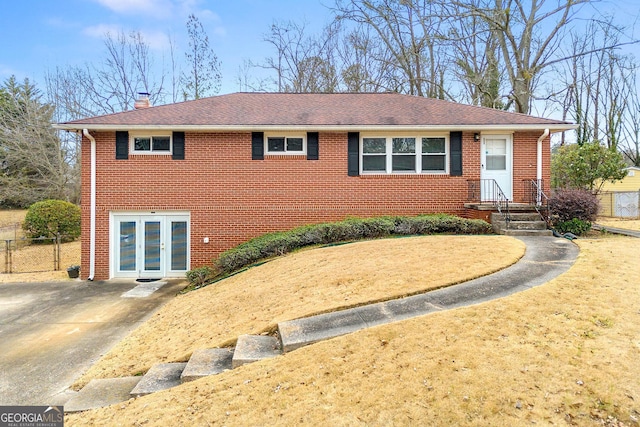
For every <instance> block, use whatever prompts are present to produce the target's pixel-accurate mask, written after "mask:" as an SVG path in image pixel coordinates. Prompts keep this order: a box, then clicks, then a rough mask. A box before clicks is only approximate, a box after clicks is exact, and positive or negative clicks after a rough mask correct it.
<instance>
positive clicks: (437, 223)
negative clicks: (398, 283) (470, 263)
mask: <svg viewBox="0 0 640 427" xmlns="http://www.w3.org/2000/svg"><path fill="white" fill-rule="evenodd" d="M487 233H491V226H490V225H489V224H488V223H487V222H485V221H482V220H469V219H464V218H460V217H457V216H452V215H444V214H435V215H420V216H415V217H399V216H386V217H378V218H364V219H361V218H349V219H347V220H344V221H340V222H333V223H325V224H315V225H305V226H302V227H298V228H294V229H293V230H290V231H286V232H277V233H269V234H265V235H262V236H260V237H256V238H255V239H252V240H249V241H248V242H246V243H243V244H241V245H239V246H236V247H234V248H232V249H229V250H228V251H226V252H223V253H222V254H220V256H219V257H218V259H217V260H216V261H215V266H216V267H217V270H218V272H219V273H220V274H221V275H226V274H229V273H232V272H234V271H236V270H238V269H241V268H243V267H246V266H248V265H250V264H253V263H255V262H257V261H259V260H261V259H266V258H271V257H274V256H279V255H283V254H286V253H288V252H291V251H294V250H296V249H299V248H302V247H305V246H311V245H326V244H331V243H338V242H348V241H354V240H362V239H373V238H378V237H388V236H394V235H395V236H409V235H425V234H487Z"/></svg>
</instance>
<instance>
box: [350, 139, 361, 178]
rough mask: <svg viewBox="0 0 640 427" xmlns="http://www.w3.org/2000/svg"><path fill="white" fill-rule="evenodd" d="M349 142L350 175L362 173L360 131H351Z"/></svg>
mask: <svg viewBox="0 0 640 427" xmlns="http://www.w3.org/2000/svg"><path fill="white" fill-rule="evenodd" d="M347 144H348V153H349V154H348V155H349V157H348V163H349V166H348V168H347V170H348V174H349V176H358V175H360V133H359V132H349V134H348V135H347Z"/></svg>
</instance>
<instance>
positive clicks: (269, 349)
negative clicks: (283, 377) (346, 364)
mask: <svg viewBox="0 0 640 427" xmlns="http://www.w3.org/2000/svg"><path fill="white" fill-rule="evenodd" d="M280 354H282V349H281V346H280V341H279V340H278V338H276V337H272V336H268V335H240V336H239V337H238V342H237V343H236V348H235V350H234V352H233V359H232V361H231V366H232V367H233V368H237V367H238V366H242V365H245V364H247V363H251V362H257V361H258V360H262V359H268V358H270V357H275V356H278V355H280Z"/></svg>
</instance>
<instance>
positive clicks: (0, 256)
mask: <svg viewBox="0 0 640 427" xmlns="http://www.w3.org/2000/svg"><path fill="white" fill-rule="evenodd" d="M64 241H65V238H64V236H60V235H58V236H57V237H54V238H48V237H40V238H37V239H28V238H24V237H21V238H17V239H4V240H3V241H0V246H1V247H0V262H2V265H0V273H7V274H10V273H37V272H44V271H58V270H62V269H63V268H67V267H69V265H65V264H63V263H67V264H68V263H73V264H79V263H80V251H79V245H77V244H76V245H73V244H71V245H70V244H68V243H62V242H64Z"/></svg>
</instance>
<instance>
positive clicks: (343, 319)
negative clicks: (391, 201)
mask: <svg viewBox="0 0 640 427" xmlns="http://www.w3.org/2000/svg"><path fill="white" fill-rule="evenodd" d="M518 239H519V240H521V241H523V242H524V243H525V244H526V245H527V250H526V252H525V255H524V257H523V258H521V259H520V260H519V261H518V262H517V263H515V264H514V265H512V266H510V267H508V268H506V269H504V270H501V271H499V272H497V273H494V274H490V275H488V276H484V277H480V278H478V279H475V280H471V281H468V282H464V283H461V284H459V285H455V286H449V287H446V288H442V289H438V290H435V291H431V292H427V293H425V294H420V295H415V296H412V297H407V298H401V299H397V300H391V301H386V302H381V303H377V304H371V305H367V306H362V307H357V308H353V309H349V310H342V311H337V312H333V313H327V314H323V315H319V316H313V317H309V318H304V319H298V320H293V321H290V322H283V323H280V324H279V325H278V330H279V332H280V339H281V340H282V346H283V350H284V351H285V352H286V351H290V350H293V349H295V348H298V347H301V346H303V345H306V344H309V343H312V342H317V341H320V340H323V339H326V338H330V337H334V336H338V335H343V334H346V333H350V332H354V331H357V330H360V329H364V328H367V327H371V326H375V325H380V324H384V323H390V322H396V321H399V320H404V319H407V318H410V317H415V316H420V315H423V314H427V313H431V312H434V311H440V310H446V309H450V308H456V307H462V306H467V305H472V304H477V303H481V302H484V301H489V300H492V299H496V298H501V297H504V296H507V295H511V294H513V293H516V292H520V291H524V290H527V289H530V288H532V287H534V286H538V285H541V284H543V283H546V282H548V281H549V280H551V279H553V278H554V277H556V276H558V275H560V274H562V273H564V272H565V271H566V270H568V269H569V267H571V266H572V265H573V263H574V262H575V260H576V257H577V255H578V247H577V246H576V245H575V244H573V243H571V242H570V241H569V240H567V239H562V238H553V237H524V236H523V237H518Z"/></svg>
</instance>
